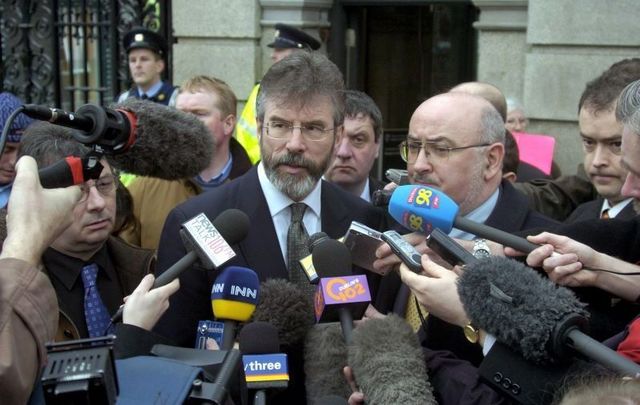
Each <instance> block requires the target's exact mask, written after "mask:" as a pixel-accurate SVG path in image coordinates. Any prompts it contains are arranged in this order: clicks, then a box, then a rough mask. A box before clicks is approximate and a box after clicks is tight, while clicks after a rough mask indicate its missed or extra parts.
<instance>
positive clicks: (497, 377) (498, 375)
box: [493, 372, 502, 384]
mask: <svg viewBox="0 0 640 405" xmlns="http://www.w3.org/2000/svg"><path fill="white" fill-rule="evenodd" d="M493 381H495V382H497V383H498V384H499V383H500V381H502V373H501V372H497V373H495V374H494V375H493Z"/></svg>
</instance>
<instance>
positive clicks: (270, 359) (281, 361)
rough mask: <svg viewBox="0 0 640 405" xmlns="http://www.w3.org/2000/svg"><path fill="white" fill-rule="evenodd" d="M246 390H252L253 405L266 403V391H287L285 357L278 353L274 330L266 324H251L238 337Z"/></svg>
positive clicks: (287, 372)
mask: <svg viewBox="0 0 640 405" xmlns="http://www.w3.org/2000/svg"><path fill="white" fill-rule="evenodd" d="M238 340H239V343H240V352H242V363H243V365H244V373H245V378H246V382H247V388H249V389H256V392H255V394H254V401H253V404H254V405H265V404H266V403H267V391H268V390H272V389H282V388H287V385H288V382H289V371H288V368H287V355H286V354H284V353H278V352H279V351H280V342H279V340H278V329H277V328H276V327H275V326H273V325H271V324H270V323H268V322H252V323H250V324H247V325H245V327H243V328H242V331H241V332H240V334H239V336H238Z"/></svg>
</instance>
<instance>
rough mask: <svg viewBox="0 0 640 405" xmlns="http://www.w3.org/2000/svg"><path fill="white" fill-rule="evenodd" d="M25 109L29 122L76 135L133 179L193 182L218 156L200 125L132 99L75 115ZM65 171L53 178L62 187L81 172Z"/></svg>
mask: <svg viewBox="0 0 640 405" xmlns="http://www.w3.org/2000/svg"><path fill="white" fill-rule="evenodd" d="M23 108H24V111H23V112H24V113H25V114H27V115H28V116H30V117H33V118H36V119H40V120H44V121H49V122H51V123H52V124H56V125H62V126H65V127H69V128H73V129H75V130H76V131H74V138H76V140H78V142H81V143H84V144H87V145H92V146H93V147H94V148H95V149H96V150H97V151H99V152H102V153H104V154H106V155H110V157H111V160H112V161H113V162H114V163H115V165H116V166H117V167H118V168H120V169H122V170H125V171H127V172H129V173H133V174H137V175H141V176H149V177H158V178H161V179H166V180H178V179H183V178H188V177H193V176H195V175H196V174H198V173H200V171H202V170H203V169H204V168H206V167H207V165H209V163H210V162H211V158H212V156H213V148H214V146H213V141H212V139H211V134H210V133H209V131H208V130H207V128H206V127H205V126H204V124H203V123H202V122H200V120H198V119H197V118H196V117H194V116H192V115H189V114H186V113H183V112H181V111H178V110H176V109H174V108H169V107H165V106H163V105H160V104H157V103H151V102H148V101H142V100H136V99H129V100H127V101H125V102H124V103H122V104H117V105H115V106H114V108H113V109H111V108H103V107H100V106H97V105H93V104H86V105H83V106H82V107H80V108H79V109H78V111H77V112H75V113H68V112H65V111H62V110H59V109H56V108H47V107H42V106H38V105H34V104H27V105H25V106H23ZM64 166H67V167H66V168H65V167H62V168H61V169H60V172H53V173H50V174H48V176H50V177H52V178H54V180H58V182H59V181H60V180H59V179H60V178H62V177H63V176H65V175H66V176H67V177H68V176H69V175H70V173H69V172H73V171H76V172H75V173H73V174H75V176H74V175H72V176H71V177H72V178H73V180H76V179H78V175H77V170H78V169H77V168H75V167H71V168H69V167H70V166H71V164H70V163H69V164H65V165H64ZM56 176H57V177H56ZM42 180H43V184H45V183H47V179H46V178H45V179H42ZM81 180H82V181H85V180H86V179H81ZM70 184H77V183H69V184H67V185H70Z"/></svg>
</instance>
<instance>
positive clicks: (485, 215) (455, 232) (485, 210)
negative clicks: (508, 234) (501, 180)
mask: <svg viewBox="0 0 640 405" xmlns="http://www.w3.org/2000/svg"><path fill="white" fill-rule="evenodd" d="M501 188H502V186H500V187H498V188H496V191H494V192H493V194H491V196H490V197H489V198H487V199H486V200H485V202H483V203H482V204H480V206H478V208H476V209H475V210H473V211H471V212H469V213H468V214H467V215H465V216H464V217H465V218H467V219H470V220H471V221H473V222H477V223H479V224H484V223H485V222H486V221H487V219H489V216H491V213H492V212H493V210H494V208H495V207H496V204H497V203H498V197H499V196H500V189H501ZM449 236H451V237H452V238H458V239H463V240H472V239H474V238H475V237H476V236H475V235H474V234H472V233H469V232H464V231H461V230H460V229H457V228H453V229H452V230H451V232H449Z"/></svg>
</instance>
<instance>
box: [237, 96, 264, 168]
mask: <svg viewBox="0 0 640 405" xmlns="http://www.w3.org/2000/svg"><path fill="white" fill-rule="evenodd" d="M259 89H260V83H258V84H256V85H255V86H253V90H251V94H249V98H248V99H247V104H245V106H244V109H243V110H242V114H240V118H239V119H238V122H237V124H236V131H235V135H234V136H235V137H236V140H237V141H238V142H239V143H240V145H242V146H243V147H244V149H245V150H246V151H247V155H249V159H250V160H251V163H252V164H255V163H256V162H257V161H259V160H260V142H259V141H258V126H257V124H256V98H257V97H258V90H259Z"/></svg>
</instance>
